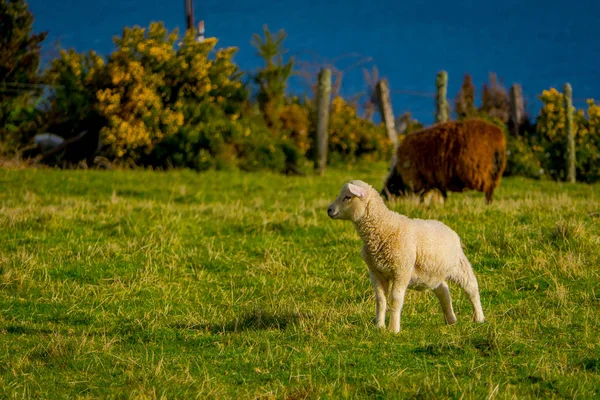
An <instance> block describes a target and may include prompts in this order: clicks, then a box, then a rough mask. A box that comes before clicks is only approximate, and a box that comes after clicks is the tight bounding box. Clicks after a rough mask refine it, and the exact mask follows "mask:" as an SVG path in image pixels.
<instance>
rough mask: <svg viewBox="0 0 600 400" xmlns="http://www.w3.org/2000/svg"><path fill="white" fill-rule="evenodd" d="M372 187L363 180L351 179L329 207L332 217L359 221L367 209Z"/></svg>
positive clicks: (328, 211) (328, 210)
mask: <svg viewBox="0 0 600 400" xmlns="http://www.w3.org/2000/svg"><path fill="white" fill-rule="evenodd" d="M371 193H372V188H371V186H369V184H367V183H365V182H363V181H357V180H356V181H350V182H348V183H346V184H345V185H344V186H342V190H341V191H340V194H339V195H338V197H337V198H336V199H335V200H334V201H333V203H331V205H330V206H329V208H328V209H327V215H329V217H330V218H332V219H342V220H350V221H358V220H360V219H361V217H362V216H363V214H364V213H365V210H366V209H367V204H368V200H369V198H370V196H371Z"/></svg>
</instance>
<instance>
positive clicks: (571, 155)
mask: <svg viewBox="0 0 600 400" xmlns="http://www.w3.org/2000/svg"><path fill="white" fill-rule="evenodd" d="M563 91H564V92H565V112H566V124H567V159H566V161H567V182H570V183H575V180H576V177H575V134H574V132H573V111H574V109H573V88H571V85H570V84H569V83H565V86H564V88H563Z"/></svg>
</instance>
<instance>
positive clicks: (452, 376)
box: [0, 164, 600, 399]
mask: <svg viewBox="0 0 600 400" xmlns="http://www.w3.org/2000/svg"><path fill="white" fill-rule="evenodd" d="M386 167H387V165H386V164H376V165H372V166H365V165H362V166H361V165H359V166H354V167H353V168H348V169H343V170H342V169H330V170H328V171H327V173H326V176H324V177H293V178H288V177H284V176H280V175H276V174H267V173H261V174H249V173H246V174H245V173H239V172H207V173H202V174H196V173H193V172H168V173H163V172H151V171H91V170H88V171H55V170H35V169H31V170H27V169H24V170H0V397H1V398H17V397H18V398H21V397H36V398H106V397H109V398H131V397H135V398H186V399H187V398H203V399H204V398H215V399H222V398H290V399H302V398H344V397H347V398H427V399H429V398H440V397H442V398H447V397H450V398H477V399H482V398H553V397H567V398H582V399H589V398H592V397H598V396H600V340H599V337H600V329H599V326H600V252H599V250H598V249H599V248H600V186H599V185H596V186H588V185H582V184H572V185H571V184H559V183H555V182H539V181H530V180H525V179H520V178H510V179H504V180H503V181H502V184H501V186H500V188H499V189H498V191H497V192H496V195H495V202H494V204H492V205H491V206H485V204H484V200H483V195H482V194H481V193H476V192H468V193H464V194H456V193H452V194H450V196H449V200H448V202H447V203H446V204H445V205H435V204H433V205H431V206H428V207H427V206H423V205H421V206H419V205H415V204H414V203H411V202H407V201H405V202H399V203H396V204H394V205H393V208H394V209H395V210H397V211H399V212H401V213H404V214H406V215H408V216H411V217H419V218H435V219H439V220H441V221H443V222H445V223H447V224H448V225H449V226H451V227H452V228H453V229H455V230H456V231H457V232H458V233H459V235H460V236H461V237H462V240H463V242H464V244H465V247H466V254H467V256H468V257H469V258H470V260H471V262H472V263H473V267H474V269H475V272H476V274H477V277H478V279H479V282H480V289H481V296H482V303H483V308H484V312H485V314H486V318H487V322H486V323H484V324H476V323H473V322H472V321H471V307H470V304H469V302H468V300H467V298H466V296H465V295H464V294H463V293H462V292H461V291H460V290H459V289H458V287H457V286H456V285H452V284H451V292H452V295H453V299H454V306H455V310H456V313H457V317H458V323H457V324H456V325H453V326H447V325H445V324H444V322H443V316H442V313H441V310H440V307H439V305H438V303H437V299H436V298H435V296H434V295H433V294H432V293H431V292H425V293H423V292H412V291H411V292H409V294H408V295H407V299H406V302H405V307H404V310H403V315H402V331H401V332H400V333H399V334H398V335H393V334H390V333H389V332H386V331H380V330H378V329H377V328H375V326H374V316H375V303H374V298H373V291H372V289H371V286H370V282H369V279H368V274H367V271H366V267H365V266H364V264H363V261H362V260H361V258H360V246H361V242H360V240H359V238H358V236H357V234H356V232H355V231H354V228H353V227H352V224H351V223H350V222H347V221H332V220H330V219H329V218H328V217H327V213H326V210H327V206H328V205H329V204H330V202H331V201H333V199H334V198H335V197H336V196H337V194H338V192H339V189H340V187H341V186H342V184H343V183H344V182H345V181H346V180H349V179H363V180H366V181H368V182H370V183H372V184H373V185H374V186H375V187H376V188H379V187H380V185H381V182H382V180H383V178H384V177H385V173H386Z"/></svg>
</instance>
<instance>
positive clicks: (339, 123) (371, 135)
mask: <svg viewBox="0 0 600 400" xmlns="http://www.w3.org/2000/svg"><path fill="white" fill-rule="evenodd" d="M328 152H329V154H330V157H329V158H330V159H331V160H332V162H336V161H342V162H353V161H355V160H356V159H357V158H359V157H367V158H372V159H381V158H384V159H388V158H389V157H391V152H392V143H391V141H390V140H389V138H388V137H387V131H386V129H385V127H384V126H383V124H380V125H378V126H376V125H375V124H373V123H372V122H370V121H367V120H365V119H362V118H359V117H358V116H357V114H356V110H355V109H354V107H352V106H351V105H350V104H348V103H347V102H346V101H345V100H344V99H343V98H342V97H340V96H336V97H335V98H334V99H333V101H332V103H331V110H330V115H329V149H328Z"/></svg>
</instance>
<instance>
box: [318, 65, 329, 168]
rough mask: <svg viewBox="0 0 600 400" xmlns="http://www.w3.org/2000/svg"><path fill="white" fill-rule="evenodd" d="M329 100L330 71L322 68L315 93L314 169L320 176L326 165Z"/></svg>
mask: <svg viewBox="0 0 600 400" xmlns="http://www.w3.org/2000/svg"><path fill="white" fill-rule="evenodd" d="M330 100H331V70H330V69H329V68H323V69H322V70H321V71H320V72H319V88H318V92H317V146H316V147H317V158H316V160H315V168H316V169H317V171H318V173H319V174H320V175H323V173H324V172H325V166H326V165H327V146H328V131H327V128H328V125H329V102H330Z"/></svg>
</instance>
